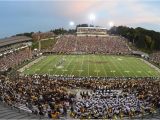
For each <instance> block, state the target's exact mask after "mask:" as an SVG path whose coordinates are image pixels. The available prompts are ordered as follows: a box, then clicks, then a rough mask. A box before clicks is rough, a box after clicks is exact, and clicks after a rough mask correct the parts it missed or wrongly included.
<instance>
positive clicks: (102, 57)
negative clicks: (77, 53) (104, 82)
mask: <svg viewBox="0 0 160 120" xmlns="http://www.w3.org/2000/svg"><path fill="white" fill-rule="evenodd" d="M100 57H101V58H102V59H103V61H105V60H104V58H103V56H99V58H100ZM100 60H101V59H100ZM101 66H102V68H103V70H104V72H105V75H106V76H105V77H107V73H106V70H105V69H104V65H102V64H101Z"/></svg>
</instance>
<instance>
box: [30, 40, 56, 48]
mask: <svg viewBox="0 0 160 120" xmlns="http://www.w3.org/2000/svg"><path fill="white" fill-rule="evenodd" d="M56 42H57V40H56V39H55V38H53V39H50V38H48V39H46V40H43V41H41V49H47V48H49V47H53V45H54V44H55V43H56ZM38 45H39V43H38V41H34V42H33V44H32V49H35V48H38Z"/></svg>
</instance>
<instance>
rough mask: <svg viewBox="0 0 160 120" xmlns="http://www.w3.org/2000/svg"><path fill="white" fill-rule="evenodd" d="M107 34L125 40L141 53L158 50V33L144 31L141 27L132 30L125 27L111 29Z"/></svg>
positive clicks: (159, 43)
mask: <svg viewBox="0 0 160 120" xmlns="http://www.w3.org/2000/svg"><path fill="white" fill-rule="evenodd" d="M109 32H110V33H111V34H116V35H121V36H123V37H125V38H127V39H128V40H129V42H131V43H133V45H135V46H136V47H137V48H139V49H141V50H143V51H147V52H153V51H158V50H160V32H156V31H153V30H146V29H144V28H141V27H137V28H135V29H134V28H129V27H126V26H118V27H112V28H111V29H110V30H109Z"/></svg>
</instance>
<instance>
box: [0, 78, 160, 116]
mask: <svg viewBox="0 0 160 120" xmlns="http://www.w3.org/2000/svg"><path fill="white" fill-rule="evenodd" d="M75 91H77V92H75ZM159 93H160V80H148V79H145V78H144V79H137V80H135V79H130V80H123V79H121V80H118V79H117V80H112V79H108V80H67V79H65V80H56V79H53V78H50V77H48V76H47V75H43V76H42V75H41V76H40V75H32V76H27V75H26V76H23V77H19V78H17V79H15V80H13V79H12V78H7V77H5V76H2V77H1V78H0V100H1V101H2V102H5V103H7V104H8V105H10V106H13V107H20V106H21V105H25V106H26V109H29V110H30V111H32V113H34V114H38V115H41V116H45V117H48V118H61V117H65V118H85V119H88V118H93V119H96V118H106V119H107V118H108V119H109V118H112V119H114V118H124V117H130V118H131V117H134V116H139V115H145V114H152V113H155V112H156V110H157V109H159V108H160V94H159Z"/></svg>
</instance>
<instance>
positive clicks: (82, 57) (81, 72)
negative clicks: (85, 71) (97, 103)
mask: <svg viewBox="0 0 160 120" xmlns="http://www.w3.org/2000/svg"><path fill="white" fill-rule="evenodd" d="M83 60H84V55H83V56H82V61H81V70H82V66H83ZM81 74H82V71H81V72H79V77H80V76H81Z"/></svg>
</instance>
